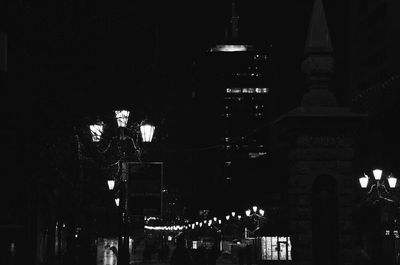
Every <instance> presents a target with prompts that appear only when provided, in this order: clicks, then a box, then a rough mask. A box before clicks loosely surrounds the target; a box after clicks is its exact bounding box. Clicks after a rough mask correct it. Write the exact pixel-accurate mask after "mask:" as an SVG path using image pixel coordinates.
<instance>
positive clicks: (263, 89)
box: [226, 87, 269, 94]
mask: <svg viewBox="0 0 400 265" xmlns="http://www.w3.org/2000/svg"><path fill="white" fill-rule="evenodd" d="M268 91H269V89H268V88H266V87H233V88H230V87H228V88H227V89H226V93H229V94H239V93H242V94H254V93H256V94H266V93H268Z"/></svg>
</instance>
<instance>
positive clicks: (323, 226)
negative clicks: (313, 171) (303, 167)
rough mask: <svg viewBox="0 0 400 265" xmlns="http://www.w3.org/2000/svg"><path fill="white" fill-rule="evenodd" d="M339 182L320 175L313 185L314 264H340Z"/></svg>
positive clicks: (330, 176)
mask: <svg viewBox="0 0 400 265" xmlns="http://www.w3.org/2000/svg"><path fill="white" fill-rule="evenodd" d="M338 211H339V209H338V183H337V181H336V179H335V177H333V176H332V175H327V174H324V175H319V176H317V177H316V178H315V179H314V182H313V186H312V253H313V254H312V257H313V264H314V265H322V264H324V265H336V264H339V218H338Z"/></svg>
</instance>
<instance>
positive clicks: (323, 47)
mask: <svg viewBox="0 0 400 265" xmlns="http://www.w3.org/2000/svg"><path fill="white" fill-rule="evenodd" d="M332 51H333V48H332V43H331V38H330V35H329V30H328V24H327V22H326V17H325V11H324V6H323V4H322V0H315V1H314V6H313V11H312V16H311V20H310V24H309V27H308V35H307V40H306V45H305V48H304V52H305V53H313V52H332Z"/></svg>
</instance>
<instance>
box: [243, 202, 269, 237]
mask: <svg viewBox="0 0 400 265" xmlns="http://www.w3.org/2000/svg"><path fill="white" fill-rule="evenodd" d="M245 213H246V217H247V218H249V219H251V220H253V221H255V222H256V228H255V229H254V230H249V229H248V228H247V227H245V228H244V229H245V232H244V236H245V238H248V234H249V232H250V233H252V234H254V233H255V232H256V231H257V230H258V229H260V220H264V219H265V216H264V214H265V211H264V210H263V209H261V208H259V207H257V206H253V207H252V208H251V209H247V210H246V211H245Z"/></svg>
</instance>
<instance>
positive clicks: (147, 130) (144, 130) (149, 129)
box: [140, 123, 156, 143]
mask: <svg viewBox="0 0 400 265" xmlns="http://www.w3.org/2000/svg"><path fill="white" fill-rule="evenodd" d="M155 128H156V127H155V126H153V125H151V124H148V123H144V124H142V125H140V132H141V134H142V140H143V142H147V143H148V142H151V140H153V134H154V130H155Z"/></svg>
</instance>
